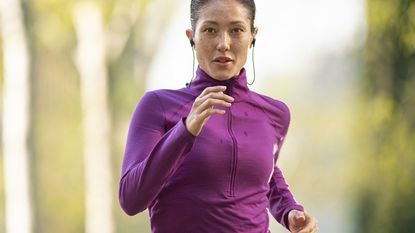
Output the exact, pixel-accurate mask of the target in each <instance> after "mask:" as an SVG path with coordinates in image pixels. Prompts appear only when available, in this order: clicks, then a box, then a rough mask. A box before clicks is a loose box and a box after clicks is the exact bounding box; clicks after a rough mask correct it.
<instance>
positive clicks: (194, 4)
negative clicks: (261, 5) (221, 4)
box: [190, 0, 256, 32]
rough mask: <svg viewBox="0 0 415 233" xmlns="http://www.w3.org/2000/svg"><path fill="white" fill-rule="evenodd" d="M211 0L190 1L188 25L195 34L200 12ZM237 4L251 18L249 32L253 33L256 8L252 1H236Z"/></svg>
mask: <svg viewBox="0 0 415 233" xmlns="http://www.w3.org/2000/svg"><path fill="white" fill-rule="evenodd" d="M210 1H211V0H191V2H190V23H191V24H192V29H193V31H194V32H195V29H196V22H197V21H198V20H199V15H200V11H201V9H202V8H203V6H205V5H206V4H208V3H209V2H210ZM236 1H237V2H239V3H241V4H242V5H243V6H244V7H246V9H247V10H248V12H249V16H250V18H251V32H254V30H255V27H254V21H255V13H256V6H255V1H254V0H236Z"/></svg>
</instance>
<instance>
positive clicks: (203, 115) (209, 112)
mask: <svg viewBox="0 0 415 233" xmlns="http://www.w3.org/2000/svg"><path fill="white" fill-rule="evenodd" d="M213 114H225V110H222V109H217V108H208V109H206V110H205V111H203V112H202V113H200V117H201V118H202V119H203V120H204V119H206V118H208V117H210V116H211V115H213Z"/></svg>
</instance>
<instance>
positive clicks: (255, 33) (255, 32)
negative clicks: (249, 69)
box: [249, 27, 258, 48]
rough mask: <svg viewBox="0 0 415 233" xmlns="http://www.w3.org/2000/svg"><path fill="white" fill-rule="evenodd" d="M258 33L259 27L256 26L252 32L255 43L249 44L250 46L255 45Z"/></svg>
mask: <svg viewBox="0 0 415 233" xmlns="http://www.w3.org/2000/svg"><path fill="white" fill-rule="evenodd" d="M257 34H258V28H257V27H255V28H254V31H253V32H252V40H251V41H252V42H253V43H251V45H250V46H249V48H252V46H255V38H256V35H257Z"/></svg>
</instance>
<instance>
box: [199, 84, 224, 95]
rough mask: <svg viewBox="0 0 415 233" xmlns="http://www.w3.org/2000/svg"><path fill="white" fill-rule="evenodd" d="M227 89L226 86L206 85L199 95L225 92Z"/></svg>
mask: <svg viewBox="0 0 415 233" xmlns="http://www.w3.org/2000/svg"><path fill="white" fill-rule="evenodd" d="M225 90H226V86H213V87H206V88H205V89H204V90H203V91H202V93H201V94H200V95H199V96H205V95H207V94H208V93H211V92H224V91H225Z"/></svg>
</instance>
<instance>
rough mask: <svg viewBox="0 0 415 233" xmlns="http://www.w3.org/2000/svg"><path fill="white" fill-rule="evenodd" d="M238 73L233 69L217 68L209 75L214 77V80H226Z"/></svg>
mask: <svg viewBox="0 0 415 233" xmlns="http://www.w3.org/2000/svg"><path fill="white" fill-rule="evenodd" d="M236 75H238V72H235V71H233V70H232V71H231V70H218V71H213V72H212V74H211V77H212V78H214V79H216V80H221V81H224V80H228V79H230V78H232V77H234V76H236Z"/></svg>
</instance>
